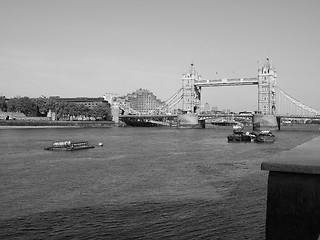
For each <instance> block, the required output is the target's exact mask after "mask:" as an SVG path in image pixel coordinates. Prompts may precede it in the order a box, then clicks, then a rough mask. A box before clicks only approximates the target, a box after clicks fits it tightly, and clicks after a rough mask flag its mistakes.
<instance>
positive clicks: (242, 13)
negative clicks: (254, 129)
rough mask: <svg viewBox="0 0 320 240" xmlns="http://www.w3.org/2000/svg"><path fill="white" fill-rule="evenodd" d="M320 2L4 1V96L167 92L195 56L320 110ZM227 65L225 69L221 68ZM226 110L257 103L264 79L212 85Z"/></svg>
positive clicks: (0, 75)
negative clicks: (267, 71)
mask: <svg viewBox="0 0 320 240" xmlns="http://www.w3.org/2000/svg"><path fill="white" fill-rule="evenodd" d="M319 12H320V1H318V0H314V1H308V0H304V1H301V0H299V1H298V0H288V1H281V0H275V1H273V0H272V1H271V0H268V1H266V0H263V1H259V0H252V1H247V0H243V1H240V0H234V1H229V0H217V1H215V0H197V1H195V0H157V1H156V0H126V1H125V0H113V1H111V0H104V1H103V0H100V1H99V0H86V1H85V0H37V1H35V0H0V34H1V35H0V83H1V87H0V95H5V96H6V97H9V98H10V97H14V96H29V97H39V96H41V95H45V96H53V95H59V96H61V97H80V96H87V97H100V96H102V95H103V94H104V93H107V92H112V93H118V94H123V95H124V94H126V93H129V92H133V91H135V90H136V89H138V88H146V89H149V90H150V91H152V92H153V93H154V94H155V95H156V96H157V97H158V98H160V99H161V100H166V99H168V98H169V97H170V96H172V95H173V94H174V93H175V92H176V91H177V90H178V89H179V88H181V85H182V79H181V78H182V73H184V72H186V71H187V70H188V69H189V66H190V64H191V63H192V62H193V63H194V65H195V67H196V69H197V71H198V72H200V74H201V75H202V78H204V79H216V78H222V77H223V78H224V77H257V69H258V64H257V62H258V61H259V60H262V61H264V60H265V59H266V58H267V57H268V58H270V59H271V60H272V62H273V64H274V65H275V66H276V68H277V72H278V79H277V85H278V86H280V87H281V88H282V89H283V90H285V91H286V92H287V93H288V94H290V95H292V96H293V97H295V98H297V99H298V100H300V101H301V102H303V103H305V104H307V105H309V106H310V107H314V108H317V109H320V104H319V97H318V96H319V89H320V79H319V78H320V77H319V73H318V72H319V70H320V68H319V60H318V59H319V57H320V47H319V44H320V28H319V23H320V14H319ZM217 73H218V74H217ZM202 93H203V94H202V97H203V101H202V103H203V104H204V103H206V102H208V103H209V104H210V105H211V106H218V107H219V108H220V109H223V108H229V109H232V110H234V111H238V110H255V109H256V108H257V86H246V87H244V86H242V87H225V88H221V87H220V88H205V89H203V91H202Z"/></svg>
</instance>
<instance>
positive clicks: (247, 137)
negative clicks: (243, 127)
mask: <svg viewBox="0 0 320 240" xmlns="http://www.w3.org/2000/svg"><path fill="white" fill-rule="evenodd" d="M254 138H255V136H254V135H252V134H250V133H248V132H246V133H244V132H234V133H233V134H231V135H228V136H227V139H228V142H251V141H252V140H253V139H254Z"/></svg>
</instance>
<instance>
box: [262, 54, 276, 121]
mask: <svg viewBox="0 0 320 240" xmlns="http://www.w3.org/2000/svg"><path fill="white" fill-rule="evenodd" d="M276 79H277V72H276V70H275V68H274V67H273V66H272V64H271V62H270V60H269V59H268V58H267V61H266V62H265V64H264V66H260V67H259V70H258V81H259V82H258V112H259V113H260V114H264V115H275V114H276V93H275V86H276Z"/></svg>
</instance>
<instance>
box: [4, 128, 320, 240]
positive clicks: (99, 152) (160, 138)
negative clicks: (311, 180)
mask: <svg viewBox="0 0 320 240" xmlns="http://www.w3.org/2000/svg"><path fill="white" fill-rule="evenodd" d="M231 132H232V128H231V127H211V128H207V129H175V128H129V127H128V128H48V129H42V128H39V129H0V153H1V155H0V164H1V168H0V181H1V185H0V188H1V190H0V192H1V194H0V239H264V231H265V217H266V214H265V212H266V198H267V176H268V172H266V171H261V170H260V166H261V163H262V162H263V161H267V160H269V159H274V158H276V157H277V155H278V154H280V153H281V152H283V151H287V150H289V149H291V148H294V147H296V146H298V145H300V144H302V143H304V142H307V141H309V140H311V139H313V138H316V137H319V136H320V131H319V126H318V125H303V126H290V127H289V126H288V127H285V128H283V130H281V131H275V132H274V133H275V135H276V141H275V142H274V143H272V144H257V143H228V142H227V135H228V134H230V133H231ZM58 140H72V141H76V140H86V141H89V143H91V144H94V145H97V144H98V143H99V142H101V143H103V144H104V146H103V147H96V148H93V149H88V150H82V151H73V152H51V151H45V150H44V147H47V146H49V145H50V144H51V142H52V141H58Z"/></svg>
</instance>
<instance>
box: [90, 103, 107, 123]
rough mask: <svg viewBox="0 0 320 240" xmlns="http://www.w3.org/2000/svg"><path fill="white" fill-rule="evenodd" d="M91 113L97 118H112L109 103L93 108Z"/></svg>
mask: <svg viewBox="0 0 320 240" xmlns="http://www.w3.org/2000/svg"><path fill="white" fill-rule="evenodd" d="M90 113H91V114H92V116H93V117H95V118H100V119H103V120H111V119H112V117H111V108H110V105H109V104H101V105H98V106H96V107H95V108H93V109H92V110H91V111H90Z"/></svg>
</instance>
